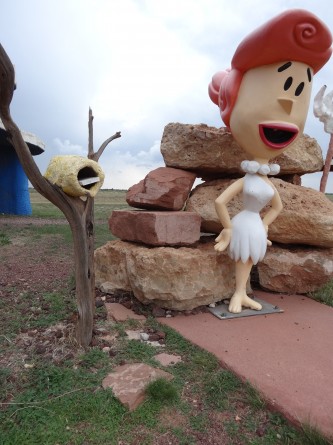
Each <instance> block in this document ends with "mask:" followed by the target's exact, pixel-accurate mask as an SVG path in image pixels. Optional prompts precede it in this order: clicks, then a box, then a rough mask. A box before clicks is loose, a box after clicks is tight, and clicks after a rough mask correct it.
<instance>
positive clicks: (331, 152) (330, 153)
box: [320, 134, 333, 193]
mask: <svg viewBox="0 0 333 445" xmlns="http://www.w3.org/2000/svg"><path fill="white" fill-rule="evenodd" d="M332 158H333V135H332V134H331V137H330V142H329V145H328V150H327V155H326V160H325V165H324V171H323V176H322V177H321V180H320V191H321V192H322V193H325V190H326V184H327V179H328V174H329V172H330V170H331V162H332Z"/></svg>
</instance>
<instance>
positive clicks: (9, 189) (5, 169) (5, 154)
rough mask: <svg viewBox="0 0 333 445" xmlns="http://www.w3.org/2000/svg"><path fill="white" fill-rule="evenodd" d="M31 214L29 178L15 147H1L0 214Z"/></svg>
mask: <svg viewBox="0 0 333 445" xmlns="http://www.w3.org/2000/svg"><path fill="white" fill-rule="evenodd" d="M1 213H3V214H6V215H31V213H32V210H31V204H30V194H29V184H28V178H27V176H26V174H25V172H24V170H23V168H22V165H21V163H20V161H19V159H18V157H17V154H16V152H15V150H14V148H13V147H8V146H7V147H0V214H1Z"/></svg>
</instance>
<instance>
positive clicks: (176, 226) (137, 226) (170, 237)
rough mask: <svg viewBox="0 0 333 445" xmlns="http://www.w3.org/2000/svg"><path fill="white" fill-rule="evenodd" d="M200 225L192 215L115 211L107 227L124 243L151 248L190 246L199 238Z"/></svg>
mask: <svg viewBox="0 0 333 445" xmlns="http://www.w3.org/2000/svg"><path fill="white" fill-rule="evenodd" d="M200 222H201V219H200V216H199V215H198V214H197V213H195V212H170V211H164V212H162V211H149V210H114V211H113V212H112V215H111V217H110V218H109V228H110V230H111V232H112V233H113V235H114V236H116V237H117V238H120V239H122V240H123V241H134V242H140V243H144V244H148V245H151V246H191V245H193V244H195V243H197V242H198V241H199V239H200Z"/></svg>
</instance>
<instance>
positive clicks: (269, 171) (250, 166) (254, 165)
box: [241, 161, 280, 175]
mask: <svg viewBox="0 0 333 445" xmlns="http://www.w3.org/2000/svg"><path fill="white" fill-rule="evenodd" d="M241 169H242V170H243V172H245V173H250V174H255V173H259V174H260V175H278V174H279V173H280V166H279V164H259V162H257V161H242V162H241Z"/></svg>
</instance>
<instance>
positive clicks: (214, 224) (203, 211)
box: [186, 178, 333, 247]
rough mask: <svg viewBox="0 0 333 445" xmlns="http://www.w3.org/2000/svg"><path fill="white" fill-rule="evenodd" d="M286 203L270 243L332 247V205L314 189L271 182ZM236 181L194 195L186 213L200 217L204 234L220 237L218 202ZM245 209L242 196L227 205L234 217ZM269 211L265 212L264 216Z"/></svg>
mask: <svg viewBox="0 0 333 445" xmlns="http://www.w3.org/2000/svg"><path fill="white" fill-rule="evenodd" d="M271 180H272V182H273V184H274V185H275V187H276V188H277V190H278V192H279V194H280V196H281V199H282V203H283V210H282V212H281V213H280V215H279V216H278V217H277V219H276V220H275V221H274V222H273V223H272V224H271V225H270V227H269V232H268V236H269V239H270V240H271V241H276V242H278V243H283V244H305V245H310V246H318V247H333V202H332V201H330V200H329V199H328V198H326V196H325V195H324V194H323V193H320V192H317V191H316V190H313V189H311V188H306V187H301V186H297V185H294V184H290V183H287V182H285V181H282V180H281V179H278V178H272V179H271ZM233 181H234V180H228V179H220V180H215V181H211V182H206V183H203V184H200V185H199V186H197V187H196V188H195V189H194V190H193V191H192V193H191V196H190V198H189V200H188V202H187V206H186V210H188V211H191V212H197V213H198V214H199V215H200V216H201V220H202V224H201V229H202V231H204V232H212V233H220V232H221V230H222V225H221V223H220V221H219V219H218V216H217V214H216V211H215V204H214V202H215V199H216V198H217V197H218V196H219V195H220V194H221V193H222V192H223V191H224V190H225V189H226V188H227V187H228V186H229V185H230V184H231V183H232V182H233ZM241 209H242V197H241V195H239V196H237V197H235V198H234V199H233V200H232V201H231V202H230V203H229V205H228V210H229V213H230V215H231V216H234V215H235V214H236V213H238V212H239V211H240V210H241ZM267 210H268V207H267V208H266V209H264V211H263V213H262V214H263V215H264V214H265V212H266V211H267Z"/></svg>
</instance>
